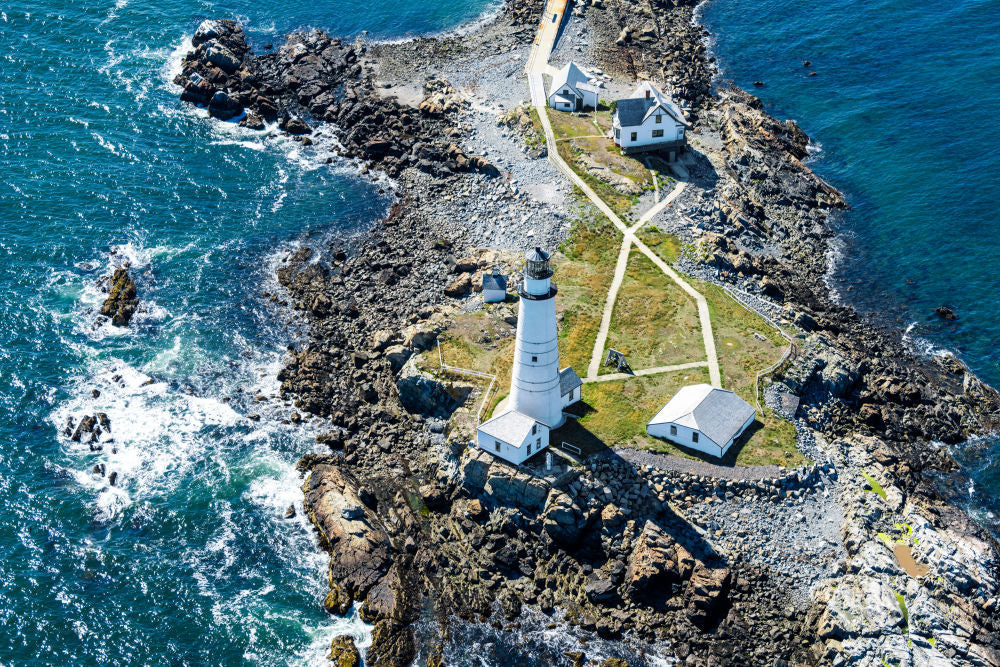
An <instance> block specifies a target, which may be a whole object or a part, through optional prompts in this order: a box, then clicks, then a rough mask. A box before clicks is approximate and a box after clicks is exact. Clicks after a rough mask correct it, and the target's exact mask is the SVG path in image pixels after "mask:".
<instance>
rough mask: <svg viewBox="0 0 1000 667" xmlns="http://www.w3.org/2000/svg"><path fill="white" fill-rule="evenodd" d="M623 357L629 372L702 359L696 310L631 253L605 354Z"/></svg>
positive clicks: (653, 267) (636, 253) (669, 282)
mask: <svg viewBox="0 0 1000 667" xmlns="http://www.w3.org/2000/svg"><path fill="white" fill-rule="evenodd" d="M610 348H614V349H616V350H618V351H620V352H624V353H625V355H626V357H625V358H626V359H627V360H628V362H629V365H630V366H631V367H632V368H633V369H636V370H638V369H641V368H652V367H654V366H670V365H674V364H684V363H687V362H689V361H704V360H705V345H704V340H703V338H702V335H701V324H700V323H699V321H698V307H697V305H696V304H695V302H694V300H692V299H691V297H690V296H688V295H687V294H686V293H685V292H684V290H682V289H681V288H680V286H679V285H678V284H677V283H675V282H674V281H673V280H671V279H670V278H669V276H667V275H665V274H664V273H663V272H662V271H660V269H658V268H657V267H656V265H655V264H653V262H651V261H650V260H649V258H648V257H646V256H645V255H643V254H642V253H641V252H639V251H638V250H637V249H635V248H633V249H632V251H631V253H630V254H629V259H628V266H627V267H626V270H625V280H624V281H622V286H621V289H620V290H619V291H618V298H617V299H616V300H615V308H614V311H613V313H612V315H611V329H610V331H609V332H608V342H607V346H606V347H605V349H604V355H605V356H607V351H608V349H610Z"/></svg>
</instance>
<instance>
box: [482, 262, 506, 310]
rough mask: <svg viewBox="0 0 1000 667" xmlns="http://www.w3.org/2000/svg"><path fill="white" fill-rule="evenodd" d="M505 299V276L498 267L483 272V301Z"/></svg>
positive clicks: (495, 301) (489, 301) (491, 301)
mask: <svg viewBox="0 0 1000 667" xmlns="http://www.w3.org/2000/svg"><path fill="white" fill-rule="evenodd" d="M506 300H507V277H506V276H504V275H502V274H501V273H500V270H499V269H493V272H492V273H484V274H483V301H485V302H486V303H503V302H504V301H506Z"/></svg>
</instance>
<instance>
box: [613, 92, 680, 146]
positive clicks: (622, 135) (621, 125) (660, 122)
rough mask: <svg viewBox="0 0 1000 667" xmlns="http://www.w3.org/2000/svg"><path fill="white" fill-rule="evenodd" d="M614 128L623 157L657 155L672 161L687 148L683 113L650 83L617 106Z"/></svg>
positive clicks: (620, 101) (615, 139) (617, 103)
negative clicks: (638, 154)
mask: <svg viewBox="0 0 1000 667" xmlns="http://www.w3.org/2000/svg"><path fill="white" fill-rule="evenodd" d="M611 126H612V132H613V133H614V134H613V137H614V142H615V145H617V146H620V147H621V149H622V152H623V153H638V152H643V151H658V152H661V153H663V154H665V155H666V156H667V157H668V158H669V159H670V160H673V159H674V158H675V157H676V155H677V154H678V153H681V152H683V150H684V147H685V146H686V145H687V138H686V132H687V127H688V122H687V121H686V120H685V119H684V112H682V111H681V109H680V107H678V106H677V105H676V104H674V102H673V100H671V99H670V97H668V96H667V95H664V94H663V93H662V92H661V91H660V90H658V89H657V88H656V86H654V85H653V84H651V83H649V82H648V81H643V82H642V83H641V84H640V85H639V87H638V88H636V89H635V90H634V91H633V92H632V94H631V95H630V96H629V97H627V98H625V99H622V100H618V101H617V102H616V103H615V112H614V114H613V116H612V119H611Z"/></svg>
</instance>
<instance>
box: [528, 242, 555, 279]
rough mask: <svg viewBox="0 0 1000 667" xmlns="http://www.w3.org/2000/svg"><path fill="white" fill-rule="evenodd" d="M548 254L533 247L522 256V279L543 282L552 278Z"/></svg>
mask: <svg viewBox="0 0 1000 667" xmlns="http://www.w3.org/2000/svg"><path fill="white" fill-rule="evenodd" d="M549 257H551V255H549V253H547V252H545V251H544V250H542V249H541V248H539V247H537V246H536V247H534V248H532V249H531V250H529V251H528V252H526V253H525V254H524V277H525V278H529V279H531V280H544V279H546V278H549V277H551V276H552V269H551V268H550V267H549Z"/></svg>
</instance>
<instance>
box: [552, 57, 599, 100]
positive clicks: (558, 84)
mask: <svg viewBox="0 0 1000 667" xmlns="http://www.w3.org/2000/svg"><path fill="white" fill-rule="evenodd" d="M590 79H591V76H590V73H589V72H587V71H586V70H585V69H583V68H582V67H580V66H579V65H577V64H576V63H574V62H568V63H566V65H565V66H563V68H562V69H560V70H559V71H558V72H556V74H555V76H553V77H552V84H551V85H550V86H549V97H552V95H553V94H554V93H556V92H558V91H559V90H560V89H561V88H565V87H569V88H570V89H571V90H572V91H573V93H574V94H577V90H576V87H577V86H578V85H579V84H581V83H584V84H585V83H587V82H589V81H590Z"/></svg>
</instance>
